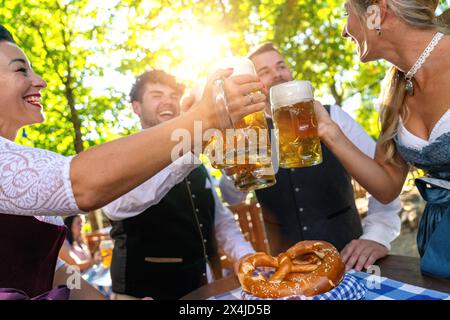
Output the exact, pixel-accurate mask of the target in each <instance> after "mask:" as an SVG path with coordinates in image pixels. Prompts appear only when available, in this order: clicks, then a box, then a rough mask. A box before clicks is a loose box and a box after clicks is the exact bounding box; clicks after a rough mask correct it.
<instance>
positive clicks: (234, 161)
mask: <svg viewBox="0 0 450 320" xmlns="http://www.w3.org/2000/svg"><path fill="white" fill-rule="evenodd" d="M218 68H222V69H227V68H233V73H232V75H231V77H232V76H238V75H246V74H250V75H256V71H255V67H254V65H253V63H252V62H251V60H249V59H247V58H243V57H231V58H228V59H225V60H223V61H221V62H219V63H218V64H217V66H216V69H218ZM213 90H214V93H213V94H214V95H215V97H216V107H217V108H223V104H225V105H226V99H225V98H224V97H225V94H224V89H223V82H222V87H220V83H218V85H217V84H215V86H214V89H213ZM217 97H219V99H218V98H217ZM232 125H233V129H227V130H221V131H220V133H221V134H220V135H219V136H216V137H213V138H212V139H211V140H210V144H209V145H208V147H207V152H206V154H207V155H208V156H209V157H210V159H211V164H212V166H213V167H214V168H217V169H226V171H227V173H229V174H230V176H231V177H232V178H233V179H234V183H235V186H236V188H237V189H239V190H241V191H246V192H248V191H252V190H256V189H261V188H267V187H269V186H272V185H274V184H275V183H276V179H275V173H274V170H273V166H272V160H271V145H270V138H269V127H268V125H267V121H266V117H265V114H264V112H263V111H259V112H255V113H252V114H250V115H247V116H245V117H244V118H242V119H241V120H239V121H237V122H235V123H233V124H232ZM220 153H222V154H220Z"/></svg>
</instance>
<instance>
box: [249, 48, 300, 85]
mask: <svg viewBox="0 0 450 320" xmlns="http://www.w3.org/2000/svg"><path fill="white" fill-rule="evenodd" d="M252 62H253V64H254V65H255V69H256V73H257V74H258V77H259V79H260V80H261V82H262V83H264V85H265V86H266V87H267V89H270V88H271V87H273V86H275V85H277V84H280V83H284V82H287V81H291V80H292V79H293V78H292V74H291V71H290V70H289V68H288V66H287V65H286V62H285V61H284V58H283V56H282V55H281V54H279V53H278V52H276V51H274V50H270V51H265V52H262V53H259V54H257V55H254V56H253V57H252Z"/></svg>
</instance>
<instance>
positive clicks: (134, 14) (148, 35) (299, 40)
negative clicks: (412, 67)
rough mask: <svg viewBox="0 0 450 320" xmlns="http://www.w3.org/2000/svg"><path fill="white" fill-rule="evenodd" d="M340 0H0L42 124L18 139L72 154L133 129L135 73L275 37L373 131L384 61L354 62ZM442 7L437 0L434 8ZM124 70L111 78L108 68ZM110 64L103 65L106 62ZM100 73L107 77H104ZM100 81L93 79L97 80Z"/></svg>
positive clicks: (179, 70)
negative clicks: (40, 105) (39, 95)
mask: <svg viewBox="0 0 450 320" xmlns="http://www.w3.org/2000/svg"><path fill="white" fill-rule="evenodd" d="M343 4H344V1H343V0H321V1H313V0H160V1H156V0H121V1H119V0H111V1H100V0H39V1H38V0H25V1H23V0H7V1H6V0H0V23H1V24H4V25H5V26H6V27H7V28H9V29H10V30H12V32H13V33H14V35H15V37H16V39H17V40H18V42H19V44H20V46H21V47H22V48H23V49H24V51H25V52H26V54H27V55H28V56H29V57H30V60H31V62H32V63H33V67H34V69H35V70H36V72H37V73H38V74H40V75H42V76H43V77H44V79H45V80H46V81H47V82H48V89H47V90H45V91H44V92H43V96H44V99H43V102H44V105H45V108H46V114H47V120H46V122H45V124H41V125H37V126H33V127H30V128H27V129H26V133H27V136H28V137H27V138H23V137H22V138H19V140H20V142H21V143H23V144H27V145H32V146H37V147H42V148H46V149H50V150H54V151H57V152H60V153H62V154H66V155H68V154H74V153H75V152H80V151H82V150H83V149H85V148H86V147H89V146H92V145H95V144H98V143H100V142H102V141H105V140H109V139H111V138H114V137H117V136H118V135H119V134H128V133H130V132H132V131H134V130H136V126H135V121H134V122H133V121H130V120H129V119H130V111H129V109H128V108H127V101H126V94H127V92H128V91H129V89H130V87H131V83H130V82H131V81H132V79H133V77H134V76H136V75H138V74H140V73H141V72H143V71H144V70H146V69H150V68H162V69H165V70H167V71H169V72H172V73H174V74H175V75H176V76H178V78H179V79H180V80H181V81H184V82H185V83H186V84H188V85H190V84H193V83H194V82H195V81H196V80H197V79H198V78H199V77H201V76H204V75H205V74H206V70H207V69H208V68H209V67H210V66H211V64H213V63H214V61H216V60H217V59H218V58H219V57H220V55H225V54H234V55H246V53H247V52H248V51H249V50H250V49H251V48H252V47H254V46H255V45H256V44H258V43H262V42H265V41H272V42H274V43H275V44H276V45H277V46H278V47H279V48H280V49H281V50H282V51H283V52H284V53H285V55H286V57H287V61H288V63H289V65H290V67H291V68H292V70H293V72H294V75H295V77H296V78H297V79H308V80H311V81H312V82H313V84H314V86H315V88H316V94H317V96H318V97H325V98H327V99H328V100H329V101H333V100H334V101H335V103H336V104H338V105H341V106H345V105H347V104H350V103H351V104H357V105H358V106H359V110H358V111H357V113H356V115H357V119H358V120H359V121H360V122H361V123H362V124H363V126H364V127H365V128H366V129H367V130H368V131H369V133H370V134H371V135H372V136H374V137H376V136H377V135H378V130H379V128H378V121H377V112H376V110H375V109H374V107H373V105H374V100H375V98H376V97H377V96H378V94H379V90H380V82H381V79H382V78H383V76H384V70H385V68H386V64H385V63H380V62H375V63H369V64H364V65H363V64H361V63H359V59H358V57H357V55H356V48H355V45H354V44H353V43H351V42H350V41H349V40H346V39H343V38H342V37H341V32H342V29H343V27H344V23H345V19H346V18H345V17H344V9H343ZM447 7H448V1H443V2H442V5H441V9H445V8H447ZM111 69H116V70H117V71H118V72H120V73H121V74H123V75H125V76H127V77H128V79H131V81H130V82H128V83H126V82H125V84H122V85H119V84H118V83H117V84H116V83H113V84H111V83H110V82H111V81H110V79H108V78H110V77H111V76H110V74H111V73H110V72H109V71H110V70H111ZM108 70H109V71H108ZM107 80H109V81H107ZM99 87H100V88H101V89H100V90H99Z"/></svg>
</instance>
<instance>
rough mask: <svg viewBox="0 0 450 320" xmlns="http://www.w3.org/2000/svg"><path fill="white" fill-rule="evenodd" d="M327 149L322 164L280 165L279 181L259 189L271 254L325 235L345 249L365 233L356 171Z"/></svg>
mask: <svg viewBox="0 0 450 320" xmlns="http://www.w3.org/2000/svg"><path fill="white" fill-rule="evenodd" d="M327 111H328V112H330V110H329V108H327ZM322 154H323V162H322V164H320V165H317V166H313V167H308V168H299V169H282V168H280V169H279V171H278V173H277V174H276V179H277V183H276V184H275V185H274V186H272V187H270V188H267V189H262V190H257V191H256V195H257V198H258V201H259V203H260V204H261V207H262V212H263V217H264V221H265V224H266V231H267V236H268V238H269V243H270V246H271V251H272V254H278V253H279V252H281V251H284V250H286V249H287V248H288V247H290V246H292V245H293V244H295V243H297V242H298V241H302V240H325V241H328V242H330V243H332V244H333V245H334V246H335V247H336V248H337V249H338V250H341V249H343V248H344V246H345V245H346V244H347V243H349V242H350V241H351V240H353V239H357V238H359V237H360V236H361V234H362V226H361V220H360V217H359V214H358V210H357V209H356V205H355V198H354V195H353V188H352V184H351V176H350V175H349V174H348V173H347V171H346V170H345V169H344V167H343V166H342V165H341V163H340V162H339V161H338V159H337V158H336V157H335V156H334V155H333V154H332V152H331V151H330V150H329V149H328V148H327V147H326V146H325V145H324V144H322Z"/></svg>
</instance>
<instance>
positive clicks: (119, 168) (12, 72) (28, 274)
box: [0, 26, 265, 299]
mask: <svg viewBox="0 0 450 320" xmlns="http://www.w3.org/2000/svg"><path fill="white" fill-rule="evenodd" d="M231 73H232V70H219V71H217V72H216V73H215V74H214V76H213V77H212V78H211V79H210V81H209V83H208V85H207V90H205V94H204V96H203V98H202V100H201V101H200V102H199V103H198V104H196V105H195V106H193V107H192V108H191V109H190V110H189V111H187V112H186V113H184V114H183V115H181V116H180V117H178V118H176V119H173V120H171V121H167V122H165V123H163V124H161V125H159V126H156V127H153V128H150V129H148V130H143V131H141V132H139V133H137V134H134V135H130V136H128V137H124V138H121V139H118V140H115V141H112V142H109V143H105V144H102V145H99V146H97V147H94V148H91V149H89V150H87V151H85V152H82V153H80V154H78V155H76V156H73V157H63V156H61V155H59V154H56V153H53V152H49V151H46V150H41V149H36V148H29V147H24V146H20V145H18V144H16V143H14V142H13V141H14V139H15V137H16V135H17V132H18V131H19V129H20V128H21V127H23V126H26V125H31V124H35V123H40V122H43V121H44V114H43V106H42V104H41V94H40V91H41V90H42V89H44V88H45V87H46V82H45V81H44V80H43V79H42V78H40V77H39V76H38V75H36V74H35V73H34V72H33V69H32V67H31V64H30V62H29V60H28V58H27V57H26V55H25V54H24V53H23V51H22V50H21V49H20V48H19V47H18V46H17V44H16V43H15V42H14V39H13V37H12V36H11V34H10V33H9V31H8V30H6V29H5V28H4V27H3V26H0V175H1V179H0V243H2V245H1V246H0V288H13V289H15V290H11V289H3V290H1V289H0V299H1V298H17V297H26V296H27V295H28V296H30V297H36V296H39V295H42V294H46V292H49V291H50V290H52V288H55V290H57V292H56V295H57V296H58V297H62V296H64V297H67V296H68V295H69V292H68V291H67V287H62V288H58V287H57V286H58V285H66V284H67V281H68V279H69V277H70V276H71V273H70V272H69V273H68V272H67V267H66V266H63V267H61V264H58V265H57V256H58V252H59V249H60V247H61V245H62V243H63V242H64V239H65V233H66V228H65V226H64V224H63V222H62V219H61V217H59V216H69V215H75V214H80V213H85V212H87V211H90V210H94V209H98V208H101V207H102V206H104V205H106V204H107V203H109V202H111V201H112V200H115V199H117V198H118V197H120V196H122V195H123V194H125V193H127V192H128V191H130V190H132V189H134V188H135V187H137V186H138V185H140V184H141V183H143V182H145V181H147V180H148V179H149V178H151V177H152V176H153V175H155V174H156V173H158V172H159V171H161V170H162V169H163V168H165V167H166V166H167V165H168V164H169V163H171V162H172V161H173V160H174V159H172V158H171V156H172V149H174V147H178V143H177V142H176V141H173V140H172V133H173V131H174V130H176V129H184V130H185V131H187V132H188V133H189V136H190V139H191V141H190V142H191V145H192V144H193V143H194V142H195V141H196V140H195V134H194V127H195V126H194V124H195V123H196V122H198V121H201V123H202V128H203V129H204V130H207V129H210V128H220V126H219V121H218V117H217V115H216V111H215V108H214V102H213V97H212V92H211V91H212V90H211V89H212V85H213V82H214V80H216V79H219V78H221V79H223V81H224V85H225V92H226V94H227V100H228V112H229V114H228V115H221V116H223V117H225V116H229V117H230V118H231V120H232V121H238V120H239V119H241V118H242V117H243V116H245V115H247V114H251V113H253V112H255V111H259V110H262V109H264V107H265V96H264V95H263V94H259V95H256V96H255V95H254V96H253V99H250V100H251V101H249V99H248V96H247V95H248V94H250V93H251V92H254V91H257V90H261V89H262V88H263V86H262V84H261V83H260V82H259V81H258V79H257V77H252V76H237V77H229V76H230V75H231ZM242 106H245V107H242ZM187 142H189V141H187ZM200 147H201V146H200ZM195 150H197V148H195ZM188 151H189V150H186V149H183V153H186V152H188ZM55 269H56V270H57V271H56V272H55ZM81 283H82V288H80V289H81V290H72V292H70V297H71V298H73V299H83V298H88V299H89V298H91V299H92V298H98V297H99V294H98V293H97V292H96V291H93V290H91V289H90V287H89V286H86V285H84V284H85V283H84V282H82V281H81ZM90 290H91V291H90ZM21 294H22V295H21ZM47 294H49V295H50V296H52V297H53V295H54V294H55V292H54V291H50V293H47Z"/></svg>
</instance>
